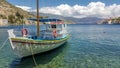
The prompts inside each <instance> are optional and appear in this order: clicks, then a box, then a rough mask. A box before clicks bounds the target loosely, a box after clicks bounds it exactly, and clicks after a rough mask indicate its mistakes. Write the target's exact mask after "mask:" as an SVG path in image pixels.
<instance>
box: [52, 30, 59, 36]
mask: <svg viewBox="0 0 120 68" xmlns="http://www.w3.org/2000/svg"><path fill="white" fill-rule="evenodd" d="M53 36H54V37H55V38H56V37H57V36H58V34H57V31H56V30H53Z"/></svg>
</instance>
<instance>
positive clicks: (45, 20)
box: [28, 18, 64, 24]
mask: <svg viewBox="0 0 120 68" xmlns="http://www.w3.org/2000/svg"><path fill="white" fill-rule="evenodd" d="M28 20H32V21H37V19H36V18H29V19H28ZM39 22H43V23H47V24H64V22H63V21H62V20H60V19H47V18H45V19H39Z"/></svg>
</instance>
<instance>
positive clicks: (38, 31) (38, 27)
mask: <svg viewBox="0 0 120 68" xmlns="http://www.w3.org/2000/svg"><path fill="white" fill-rule="evenodd" d="M36 2H37V37H39V36H40V23H39V0H37V1H36Z"/></svg>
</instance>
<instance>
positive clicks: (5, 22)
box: [0, 19, 8, 26]
mask: <svg viewBox="0 0 120 68" xmlns="http://www.w3.org/2000/svg"><path fill="white" fill-rule="evenodd" d="M7 25H8V19H0V26H7Z"/></svg>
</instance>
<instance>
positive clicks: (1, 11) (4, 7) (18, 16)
mask: <svg viewBox="0 0 120 68" xmlns="http://www.w3.org/2000/svg"><path fill="white" fill-rule="evenodd" d="M30 17H34V16H33V15H32V14H30V13H28V12H26V11H24V10H22V9H21V8H18V7H15V6H14V5H12V4H10V3H8V2H7V1H6V0H0V19H8V21H9V23H11V24H21V22H22V19H23V18H30Z"/></svg>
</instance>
